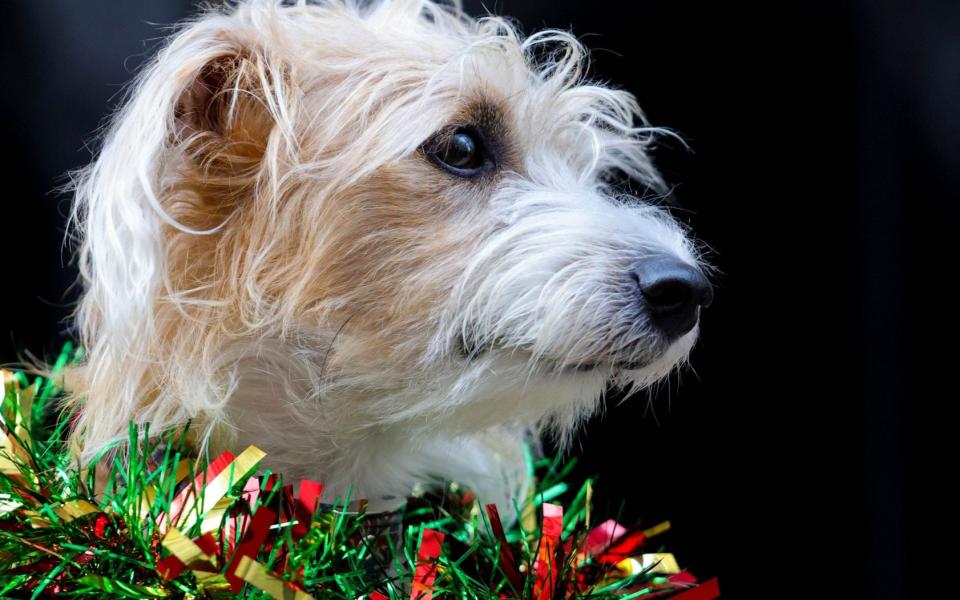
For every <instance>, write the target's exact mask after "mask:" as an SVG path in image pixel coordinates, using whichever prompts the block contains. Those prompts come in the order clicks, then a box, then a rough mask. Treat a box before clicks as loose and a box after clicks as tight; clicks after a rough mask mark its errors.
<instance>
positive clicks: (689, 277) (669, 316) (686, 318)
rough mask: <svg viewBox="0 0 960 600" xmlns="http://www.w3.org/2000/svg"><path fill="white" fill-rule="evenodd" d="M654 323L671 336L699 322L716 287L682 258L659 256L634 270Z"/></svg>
mask: <svg viewBox="0 0 960 600" xmlns="http://www.w3.org/2000/svg"><path fill="white" fill-rule="evenodd" d="M632 274H633V276H634V278H635V280H636V283H637V287H638V288H639V290H640V296H641V297H642V298H643V302H644V304H645V305H646V307H647V311H648V312H649V314H650V319H651V321H652V322H653V324H654V325H655V326H656V327H657V328H658V329H659V330H660V331H661V332H662V333H663V334H664V335H666V336H667V337H669V338H670V339H674V338H678V337H680V336H682V335H683V334H685V333H687V332H688V331H690V330H691V329H693V327H694V326H695V325H696V324H697V320H698V319H699V318H700V309H701V308H706V307H707V306H710V303H711V302H713V287H712V286H711V285H710V282H709V281H707V278H706V277H704V275H703V273H701V272H700V270H699V269H697V268H696V267H694V266H691V265H689V264H687V263H685V262H683V261H682V260H680V259H679V258H674V257H672V256H656V257H651V258H648V259H646V260H644V261H642V262H639V263H637V264H636V265H635V266H634V267H633V272H632Z"/></svg>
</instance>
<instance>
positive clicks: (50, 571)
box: [0, 346, 715, 600]
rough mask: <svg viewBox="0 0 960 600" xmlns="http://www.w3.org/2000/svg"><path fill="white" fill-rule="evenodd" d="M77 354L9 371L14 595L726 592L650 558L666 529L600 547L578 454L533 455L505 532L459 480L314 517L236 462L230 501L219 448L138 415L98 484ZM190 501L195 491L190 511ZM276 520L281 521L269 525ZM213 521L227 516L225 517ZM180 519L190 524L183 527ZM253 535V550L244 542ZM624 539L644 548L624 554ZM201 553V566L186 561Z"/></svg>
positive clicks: (4, 506) (1, 477) (0, 574)
mask: <svg viewBox="0 0 960 600" xmlns="http://www.w3.org/2000/svg"><path fill="white" fill-rule="evenodd" d="M77 358H78V353H77V352H75V351H73V350H72V349H71V347H70V346H68V347H67V348H66V349H65V350H64V351H63V352H62V353H61V355H60V357H59V359H58V360H57V361H56V363H55V365H54V367H53V369H52V372H53V373H54V375H53V376H52V378H50V379H47V378H43V377H34V378H32V379H31V378H30V377H28V376H27V375H25V374H24V373H22V372H9V371H5V372H3V380H4V381H3V383H4V385H3V387H4V393H3V399H2V405H0V597H29V598H41V597H48V596H53V595H70V596H75V597H92V598H104V597H116V598H159V597H174V598H235V597H244V598H269V597H275V598H280V597H290V598H294V597H298V598H306V597H309V596H312V597H314V598H338V599H340V598H374V599H377V598H379V599H383V598H389V599H391V600H396V599H400V598H404V599H406V598H411V597H413V598H416V597H422V598H424V599H425V598H429V597H430V596H431V594H432V595H433V596H435V597H441V598H458V599H459V598H485V599H486V598H490V599H494V598H496V599H500V598H517V599H528V598H530V599H536V600H547V599H548V598H550V597H553V598H570V599H580V600H587V599H589V600H602V599H606V598H611V599H612V598H621V599H623V598H635V597H644V598H648V597H657V598H661V597H667V596H669V597H675V598H679V597H680V596H683V597H684V599H685V600H686V599H688V598H689V599H690V600H697V599H701V600H707V599H709V598H713V597H715V594H714V593H713V592H712V591H711V589H713V588H712V587H711V586H713V587H715V584H713V582H712V581H711V582H708V584H709V585H704V586H699V587H695V586H694V583H695V581H696V580H695V579H693V577H692V576H690V575H689V574H688V573H686V572H680V573H676V572H675V571H674V572H671V571H670V569H669V568H666V569H665V568H664V567H665V564H664V561H663V559H662V557H664V556H670V560H671V561H672V556H671V555H663V554H657V555H640V554H639V549H640V548H641V546H642V544H643V543H645V538H646V537H649V536H651V535H653V534H654V533H655V532H654V531H650V530H648V531H647V532H646V533H647V535H644V534H642V533H640V532H639V531H638V530H633V531H629V532H625V531H624V530H623V529H622V528H620V529H617V530H616V531H617V534H616V536H617V537H616V539H614V538H613V537H612V536H611V539H609V540H607V542H608V543H606V544H603V545H601V546H602V547H596V545H595V544H594V546H595V547H591V546H590V541H591V539H592V540H593V542H595V541H596V535H597V534H596V532H597V531H599V530H600V527H597V528H595V529H593V530H591V528H590V525H591V524H590V523H588V519H589V518H590V517H589V502H590V491H591V482H589V481H587V482H586V483H584V485H583V486H581V487H580V488H579V491H578V492H577V493H576V494H570V493H569V491H570V490H568V487H567V484H566V483H564V482H563V479H564V478H565V477H566V476H567V475H568V474H569V471H570V468H571V467H572V464H571V463H568V464H567V465H566V466H561V464H560V463H559V462H557V461H554V460H539V461H534V460H533V459H531V460H530V465H529V468H530V469H531V470H532V471H533V472H534V474H535V476H536V481H537V488H536V491H535V493H534V494H532V495H531V497H530V498H529V499H528V500H527V502H526V504H525V505H524V506H521V507H518V508H519V513H518V514H520V515H521V518H520V519H519V522H518V523H516V524H513V525H509V524H508V525H509V527H508V529H507V530H506V531H503V532H502V533H501V532H499V530H498V527H497V525H498V523H496V522H491V520H490V517H489V515H491V514H494V515H495V513H490V512H489V510H484V509H483V507H480V506H479V505H478V504H477V503H476V502H475V501H474V500H473V499H472V496H471V494H470V493H469V491H468V490H461V489H459V488H458V487H457V486H456V484H450V485H449V486H448V488H447V489H445V490H441V492H442V493H437V492H433V493H427V494H424V495H423V496H422V497H418V498H411V499H410V500H409V501H408V503H407V505H406V507H405V508H404V509H403V510H402V511H398V512H397V513H392V514H386V515H383V514H380V515H378V514H368V513H366V512H365V511H363V510H362V508H361V509H360V510H359V511H358V510H356V509H354V510H353V511H352V512H351V511H350V510H348V507H350V506H355V504H356V503H354V504H350V503H349V502H348V501H349V499H337V500H336V501H335V502H333V504H332V505H325V504H320V505H319V506H316V507H311V510H312V514H311V512H310V511H308V512H307V513H304V512H303V506H299V505H298V504H297V498H295V497H294V489H293V487H292V486H290V485H286V484H285V483H284V481H283V479H282V475H279V474H271V473H269V472H264V473H259V474H258V472H257V470H256V466H257V464H256V463H257V461H253V462H252V463H250V464H248V465H247V466H242V465H241V462H242V460H236V461H233V462H230V463H229V466H228V467H227V468H226V469H224V470H223V471H222V472H223V473H224V475H222V476H221V478H220V479H221V483H223V482H224V481H226V484H225V485H224V487H223V489H222V491H221V492H216V493H217V494H218V495H219V496H222V498H219V496H218V497H214V495H213V494H214V493H215V490H214V489H213V488H214V487H215V486H211V483H212V482H214V480H213V478H212V477H211V479H210V480H207V479H204V477H203V474H204V473H205V472H206V471H207V469H208V468H213V467H211V463H215V462H216V460H213V461H212V460H210V459H209V458H207V459H199V460H197V459H196V457H193V456H190V455H189V453H188V451H187V449H186V448H185V447H184V446H183V445H182V442H181V441H179V440H183V439H184V436H182V435H181V436H174V435H172V434H169V433H159V434H156V435H154V434H151V433H150V432H149V431H146V432H144V431H138V430H137V429H136V428H133V427H131V433H130V439H129V441H128V443H127V444H126V447H125V449H124V450H123V451H120V452H109V451H108V452H105V453H104V454H103V456H102V457H101V459H100V464H101V465H108V466H109V475H108V476H107V477H106V480H105V481H100V482H97V481H95V479H96V477H95V469H94V468H89V469H80V468H79V466H78V465H77V463H76V461H75V458H74V455H73V453H72V452H71V450H70V448H69V446H68V442H67V438H68V433H69V426H70V422H71V418H72V416H73V415H72V414H70V413H69V412H61V411H60V410H58V407H57V403H56V402H55V400H56V398H57V397H58V394H59V389H58V388H57V386H56V383H55V379H56V375H55V374H56V373H57V372H58V371H59V370H61V369H62V368H64V367H65V366H66V365H67V364H68V363H69V362H70V361H71V360H76V359H77ZM229 459H230V457H221V458H220V461H221V463H219V464H221V466H222V464H226V463H227V462H229ZM247 467H249V468H247ZM244 470H247V471H249V472H240V471H244ZM101 471H103V469H101ZM198 475H199V480H198V481H199V484H198V485H197V486H196V489H195V490H193V492H194V493H192V494H191V489H192V487H191V485H192V484H191V482H193V481H194V480H195V479H198ZM291 483H299V482H291ZM95 484H96V485H95ZM223 492H225V493H223ZM208 494H209V497H208V496H207V495H208ZM561 495H564V496H566V497H569V496H571V495H572V497H573V499H572V500H570V501H569V502H568V503H567V505H566V506H565V507H564V509H563V516H562V519H560V518H559V517H556V518H555V519H554V522H553V523H552V524H551V525H550V526H549V528H553V529H556V530H557V531H556V533H557V539H556V540H555V541H551V539H550V536H549V533H548V531H547V529H548V527H545V526H544V523H545V522H546V519H545V518H544V517H542V516H539V515H541V512H540V507H541V505H543V504H544V503H549V502H550V501H551V500H554V499H555V498H557V497H559V496H561ZM253 496H256V497H255V498H253ZM178 498H179V499H180V500H183V498H187V499H188V500H189V502H188V503H187V505H186V506H187V507H186V508H185V509H183V510H181V511H180V512H179V513H178V512H177V511H176V509H175V508H176V507H175V503H176V502H177V499H178ZM218 499H219V500H220V501H219V502H218V503H217V502H215V501H216V500H218ZM207 500H209V501H210V502H207V503H206V508H203V507H204V506H205V504H204V503H205V501H207ZM550 506H551V510H552V511H554V514H558V513H556V511H559V510H560V508H559V507H555V506H554V505H550ZM190 511H193V514H191V513H190ZM261 512H262V514H261V516H260V518H261V521H260V522H259V525H261V526H264V525H268V526H269V529H267V528H265V527H264V528H263V531H264V532H266V534H265V537H264V538H263V539H262V540H257V539H256V533H255V532H254V529H255V527H254V525H252V524H251V523H256V522H257V520H256V519H255V518H254V517H253V516H254V515H257V514H258V513H261ZM546 512H547V511H546V510H544V511H543V513H544V514H545V513H546ZM265 516H274V518H273V519H272V520H271V521H270V522H269V523H267V522H266V521H265V520H264V517H265ZM211 519H218V520H216V522H214V523H213V524H212V525H211ZM307 521H309V524H307ZM610 523H612V522H608V524H607V525H608V528H609V527H612V525H609V524H610ZM176 524H180V525H182V526H183V527H182V529H176V530H175V531H172V529H173V528H172V527H171V526H172V525H176ZM616 527H619V526H616ZM204 529H207V530H210V531H209V533H207V534H206V535H204ZM611 531H613V530H612V529H611ZM591 532H593V533H591ZM588 535H593V537H592V538H590V539H588ZM436 536H442V545H440V546H438V547H437V549H438V550H439V555H438V556H429V557H424V556H423V552H424V551H425V548H426V547H427V545H428V543H427V539H428V538H429V539H431V540H439V539H441V538H438V537H436ZM631 536H632V537H631ZM628 539H632V540H633V542H630V543H629V544H627V542H624V540H628ZM178 540H180V544H181V546H176V544H177V543H178ZM251 540H253V541H251ZM254 542H257V545H256V546H255V547H253V549H252V550H250V551H248V552H247V555H248V556H247V558H246V559H243V558H241V555H242V554H243V553H242V552H241V551H240V549H242V548H247V549H248V550H249V549H250V547H251V544H252V543H254ZM610 542H612V543H610ZM624 544H627V546H629V547H628V550H629V551H630V552H629V553H628V554H624V555H621V554H617V553H616V552H619V551H623V547H627V546H624ZM618 545H619V546H621V549H620V550H616V548H615V547H617V546H618ZM184 548H186V550H184ZM171 549H174V550H175V552H171ZM643 549H644V551H646V550H647V548H646V547H644V548H643ZM654 551H655V550H654ZM191 552H193V553H194V554H193V558H191V559H190V560H192V561H193V562H192V563H191V564H184V561H185V560H186V559H184V558H183V557H184V556H187V555H189V554H190V553H191ZM197 552H199V553H200V554H199V555H197ZM635 555H636V556H637V557H638V558H630V556H635ZM178 556H179V557H180V558H177V557H178ZM651 556H654V557H659V558H655V559H653V560H652V561H651V559H650V557H651ZM630 561H632V562H630ZM171 565H172V566H174V567H177V568H176V569H173V570H171V569H170V567H171ZM631 565H632V568H630V567H631ZM637 565H639V568H638V566H637ZM238 566H239V567H243V568H246V569H247V570H246V571H245V573H246V574H245V575H244V576H243V577H242V579H244V580H243V581H241V580H238V579H235V578H236V577H237V576H238V574H241V573H242V572H243V569H242V568H241V569H238ZM418 567H419V569H418ZM178 571H179V572H178ZM164 575H166V576H164ZM232 577H233V578H234V579H233V580H231V578H232ZM431 579H432V581H431ZM231 584H233V586H231ZM241 586H242V587H241ZM708 588H710V589H708ZM234 589H239V592H237V593H235V592H234ZM692 593H697V594H698V595H696V596H693V595H689V594H692ZM678 594H679V595H678ZM308 595H309V596H308ZM688 595H689V596H688Z"/></svg>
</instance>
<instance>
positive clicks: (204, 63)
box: [72, 0, 698, 510]
mask: <svg viewBox="0 0 960 600" xmlns="http://www.w3.org/2000/svg"><path fill="white" fill-rule="evenodd" d="M585 63H586V53H585V51H584V49H583V47H582V46H581V44H580V43H579V42H578V41H577V40H576V39H575V38H574V37H573V36H572V35H570V34H568V33H565V32H561V31H545V32H541V33H538V34H535V35H532V36H530V37H527V38H525V39H524V38H523V37H522V36H521V35H520V34H519V33H518V32H517V30H516V29H515V28H514V27H513V26H512V25H511V24H510V23H509V22H508V21H506V20H503V19H501V18H496V17H487V18H482V19H472V18H469V17H467V16H466V15H465V14H464V13H463V12H462V11H461V10H460V8H459V6H457V5H452V6H448V5H441V4H437V3H434V2H432V1H429V0H382V1H379V2H360V1H353V0H322V1H319V2H311V3H307V2H296V3H281V2H277V1H272V0H250V1H245V2H238V3H236V4H235V5H231V6H228V7H225V8H222V9H218V10H214V9H211V10H208V11H206V12H204V13H203V14H202V15H200V16H199V17H198V18H196V19H194V20H193V21H191V22H189V23H185V24H183V25H182V26H181V27H180V28H179V29H178V30H177V31H176V32H175V33H174V34H173V35H172V36H171V37H170V39H169V41H168V43H167V44H166V45H165V46H164V47H163V48H162V49H161V50H160V51H159V53H158V54H157V56H156V58H155V59H154V60H153V61H152V62H151V63H150V64H149V65H148V66H147V67H146V68H145V69H144V70H143V72H142V73H140V75H139V76H138V77H137V79H136V81H135V82H134V83H133V84H132V85H131V86H130V88H129V89H128V92H127V98H126V101H125V102H124V103H123V105H122V108H121V109H120V110H119V111H118V113H117V114H116V115H115V116H114V118H113V120H112V123H111V124H110V126H109V127H108V128H107V130H106V133H105V137H104V140H103V144H102V148H101V150H100V152H99V154H98V156H97V158H96V161H95V162H94V163H93V164H92V165H90V166H89V167H88V168H87V169H85V170H84V171H82V172H81V173H79V174H78V175H77V177H76V182H75V183H76V204H75V212H74V224H75V228H76V229H75V230H76V232H77V233H78V237H79V238H80V239H81V246H80V259H81V266H82V276H83V280H84V283H85V293H84V295H83V299H82V303H81V305H80V309H79V313H78V315H77V322H78V325H79V328H80V331H81V335H82V341H83V343H84V346H85V347H86V349H87V353H86V357H85V359H84V361H83V365H82V367H81V368H80V369H79V370H78V371H77V372H76V373H75V374H74V376H73V384H72V385H73V388H74V390H73V397H74V398H85V399H84V402H83V407H82V408H83V409H82V413H81V416H80V419H79V423H78V427H77V436H78V439H79V440H80V441H81V443H82V447H83V458H84V459H85V460H89V459H90V458H92V457H93V456H95V455H96V454H97V453H98V452H99V451H100V450H101V449H102V448H104V447H105V446H106V445H107V444H109V443H111V442H114V441H116V440H121V439H124V438H125V437H126V433H127V430H128V423H129V422H130V421H131V420H132V421H134V422H136V423H138V424H140V425H145V424H147V423H149V424H150V427H151V431H158V430H162V429H167V428H171V427H178V426H182V425H183V424H184V423H185V422H186V421H187V420H190V419H193V420H194V423H195V424H194V432H195V433H197V434H198V436H197V441H198V443H199V444H201V445H202V446H206V447H209V448H210V449H211V450H214V451H219V450H221V449H223V448H227V447H232V448H242V447H244V446H245V445H247V444H250V443H253V444H256V445H258V446H260V447H262V448H263V449H264V450H266V451H267V452H268V453H269V457H268V464H269V466H270V467H272V468H273V469H276V470H280V471H282V472H284V473H285V474H286V475H287V476H288V477H292V478H299V477H310V478H314V479H319V480H323V481H324V482H325V484H326V486H327V489H328V490H330V491H329V492H328V493H329V494H330V495H331V497H332V496H333V495H337V494H344V493H346V491H347V490H348V488H349V487H350V486H352V489H353V496H354V497H365V498H368V499H369V500H370V501H371V504H372V506H373V507H374V508H389V507H392V506H393V505H395V504H397V503H398V502H400V501H401V499H402V498H403V497H404V496H405V495H406V494H407V493H408V492H409V491H410V490H411V488H412V487H413V486H414V485H415V484H416V483H418V482H425V481H430V480H432V479H436V478H444V477H449V478H457V479H458V480H460V481H462V482H464V483H466V484H469V485H472V486H474V487H475V488H476V490H477V491H478V493H479V495H480V496H481V497H482V498H484V499H486V500H488V501H496V502H498V503H499V504H501V506H502V507H504V508H505V509H507V510H509V508H510V507H511V506H512V505H511V499H512V498H513V497H514V496H515V494H516V493H517V491H518V490H519V489H520V488H522V486H523V485H524V483H525V482H524V477H525V475H524V473H523V467H522V462H523V461H522V452H523V449H522V444H523V440H524V437H525V436H526V435H528V434H529V432H531V431H537V430H540V429H542V428H543V427H545V426H552V428H553V430H554V431H555V432H557V433H558V434H560V435H561V436H562V437H565V436H568V435H569V433H570V432H572V431H573V430H574V429H575V428H576V426H577V425H578V423H580V422H581V421H582V420H583V419H584V418H585V417H586V416H588V415H590V414H591V413H593V412H594V410H595V408H596V406H597V402H598V399H599V398H600V396H601V394H602V392H603V389H604V386H605V384H606V383H608V382H609V381H610V380H611V379H612V380H614V381H615V382H617V383H619V384H621V385H624V386H627V387H630V388H632V389H633V390H639V389H642V388H644V387H646V386H648V385H650V384H651V383H653V382H655V381H657V380H658V379H660V378H662V377H664V376H665V375H667V374H668V373H669V372H670V371H671V369H673V368H674V367H675V366H676V365H678V364H679V363H681V362H682V361H683V360H684V359H685V357H686V356H687V354H688V352H689V350H690V348H691V346H692V344H693V342H694V340H695V338H696V335H697V331H696V328H694V329H693V330H691V331H690V332H689V333H686V334H685V335H683V336H682V337H680V338H679V339H675V340H671V339H668V338H666V337H665V336H663V335H661V334H659V333H658V332H657V331H656V329H655V328H654V327H652V326H651V324H650V319H649V318H648V316H647V311H646V310H645V307H644V304H643V302H642V301H641V300H639V296H638V294H637V291H636V289H635V287H634V286H635V284H634V282H632V281H631V279H630V277H629V276H628V273H629V270H630V267H631V265H633V264H635V263H636V262H637V261H641V260H643V259H644V258H645V257H650V256H655V255H670V256H673V257H677V258H678V259H680V260H682V261H684V262H685V263H687V264H690V265H698V256H697V254H696V251H695V249H694V246H693V244H692V243H691V242H690V241H689V240H688V238H687V236H686V235H685V233H684V231H683V230H682V228H681V227H679V226H678V225H677V223H676V222H675V221H674V220H673V219H671V218H670V216H669V215H668V214H667V213H666V212H664V211H663V210H661V209H659V208H656V207H654V206H652V205H650V204H648V203H645V202H643V201H641V200H639V199H636V198H631V197H627V196H625V195H623V194H621V193H619V192H618V188H617V187H616V182H617V181H621V180H624V179H625V178H632V179H633V180H635V181H639V182H640V183H641V184H643V185H645V186H646V187H647V188H649V189H651V190H655V191H656V190H660V189H661V185H662V184H661V181H660V178H659V176H658V174H657V173H656V171H655V170H654V168H653V166H652V165H651V162H650V160H649V158H648V154H647V147H648V145H649V143H650V141H651V139H652V136H654V135H655V134H656V133H657V132H658V130H655V129H652V128H649V127H647V126H646V124H645V121H644V119H643V116H642V114H641V113H640V110H639V108H638V106H637V104H636V101H635V99H634V98H633V96H631V95H630V94H628V93H626V92H624V91H620V90H616V89H612V88H609V87H605V86H603V85H599V84H595V83H590V82H587V81H585V80H584V71H585V67H586V64H585ZM465 126H469V127H470V128H472V129H471V130H477V131H480V132H482V138H483V140H484V145H485V150H486V151H487V152H488V154H489V163H490V168H488V169H486V170H485V171H484V172H483V173H481V174H479V175H477V176H476V177H463V176H458V175H457V174H453V173H451V172H448V171H449V170H447V171H445V170H444V169H443V168H441V166H440V165H438V164H436V160H431V158H435V156H433V155H432V154H431V152H432V150H431V148H432V147H433V146H432V144H437V143H439V144H442V143H443V141H444V140H449V139H450V135H451V132H453V131H457V130H458V128H462V127H465ZM431 140H433V141H431ZM437 140H439V141H437Z"/></svg>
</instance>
